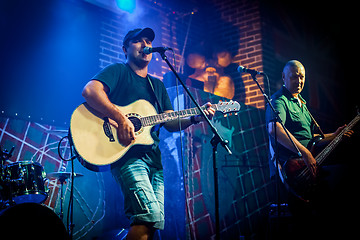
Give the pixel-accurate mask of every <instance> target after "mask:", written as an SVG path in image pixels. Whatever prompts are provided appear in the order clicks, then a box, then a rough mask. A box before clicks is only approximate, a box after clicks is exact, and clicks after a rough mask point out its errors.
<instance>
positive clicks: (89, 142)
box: [70, 99, 240, 171]
mask: <svg viewBox="0 0 360 240" xmlns="http://www.w3.org/2000/svg"><path fill="white" fill-rule="evenodd" d="M116 107H118V108H119V109H120V110H121V111H122V112H123V113H124V114H125V115H126V117H127V118H128V119H129V120H130V121H131V122H132V124H133V125H134V128H135V136H136V137H135V141H134V142H133V143H131V144H130V145H129V146H126V147H125V146H123V145H121V144H120V143H119V141H118V138H117V131H116V128H115V126H116V124H114V121H113V120H112V119H109V118H107V117H106V116H102V115H101V114H100V113H99V112H97V111H96V110H95V109H93V108H91V107H90V106H89V105H88V104H87V103H83V104H81V105H80V106H78V107H77V108H76V109H75V111H74V112H73V114H72V116H71V120H70V138H71V140H72V143H73V145H74V147H75V150H76V152H77V153H78V155H79V157H80V158H81V163H82V164H83V165H84V166H85V167H86V168H88V169H90V170H93V171H105V170H109V169H110V167H111V165H112V164H114V163H116V162H118V161H122V160H123V159H125V158H126V156H128V155H131V154H133V153H134V152H135V153H136V152H137V151H148V150H149V148H150V147H151V145H152V144H153V143H154V140H153V138H152V137H151V131H154V129H153V127H154V126H155V125H159V124H161V123H166V122H168V121H172V120H176V119H178V118H187V117H191V116H195V115H199V114H200V112H199V110H198V109H197V108H190V109H185V110H181V111H174V112H170V113H161V114H157V112H156V110H155V108H154V106H153V105H152V104H151V103H149V102H148V101H146V100H143V99H140V100H137V101H135V102H133V103H131V104H129V105H127V106H116ZM212 107H213V108H214V109H215V110H216V111H218V112H221V113H223V114H228V113H237V112H238V111H239V110H240V104H239V103H238V102H236V101H229V102H219V103H218V104H212ZM203 108H204V109H205V107H204V106H203Z"/></svg>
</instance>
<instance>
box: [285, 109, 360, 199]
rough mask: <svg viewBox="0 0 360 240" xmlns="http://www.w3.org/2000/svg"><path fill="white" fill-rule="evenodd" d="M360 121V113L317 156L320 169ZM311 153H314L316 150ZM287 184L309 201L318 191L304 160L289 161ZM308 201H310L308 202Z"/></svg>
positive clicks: (315, 180)
mask: <svg viewBox="0 0 360 240" xmlns="http://www.w3.org/2000/svg"><path fill="white" fill-rule="evenodd" d="M359 120H360V113H359V114H358V115H357V116H356V117H355V118H354V119H353V120H352V121H351V122H350V123H349V124H348V125H347V126H346V127H345V128H344V129H343V130H342V131H341V132H340V133H339V134H338V135H337V136H336V137H335V138H334V139H333V140H332V141H331V142H330V143H329V144H328V145H327V146H326V147H325V148H324V149H323V150H322V151H321V152H320V153H319V154H317V155H316V157H315V160H316V164H317V166H318V167H320V166H321V165H322V164H323V163H324V162H325V160H326V158H327V157H328V156H329V155H330V153H331V152H332V151H333V150H334V149H335V148H336V146H337V145H338V144H339V143H340V142H341V140H342V139H343V136H344V134H345V133H346V132H348V131H349V130H351V129H352V128H353V127H354V126H355V125H356V123H357V122H358V121H359ZM312 149H313V150H312V151H311V152H312V153H313V152H314V148H312ZM284 170H285V177H283V178H284V179H286V183H287V184H288V185H289V186H290V188H292V190H293V191H295V195H296V194H297V195H298V196H301V198H303V199H307V198H308V197H309V196H311V193H312V192H313V191H314V190H316V182H317V179H316V177H315V178H314V177H312V176H311V174H310V170H309V169H308V168H307V166H306V164H305V162H304V160H303V159H302V158H294V159H289V160H288V161H287V162H286V163H285V165H284ZM307 201H308V200H307Z"/></svg>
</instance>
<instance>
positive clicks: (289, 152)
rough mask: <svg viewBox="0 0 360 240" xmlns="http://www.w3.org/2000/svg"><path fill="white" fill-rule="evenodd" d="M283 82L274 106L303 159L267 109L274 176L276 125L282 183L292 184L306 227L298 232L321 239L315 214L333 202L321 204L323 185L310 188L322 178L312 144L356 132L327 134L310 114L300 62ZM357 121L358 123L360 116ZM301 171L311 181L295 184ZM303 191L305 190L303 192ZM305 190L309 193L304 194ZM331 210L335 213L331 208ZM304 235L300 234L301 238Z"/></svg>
mask: <svg viewBox="0 0 360 240" xmlns="http://www.w3.org/2000/svg"><path fill="white" fill-rule="evenodd" d="M282 79H283V82H284V85H283V86H282V88H281V89H280V90H279V91H277V92H276V93H275V94H274V95H273V96H272V104H273V105H274V108H275V110H277V111H278V112H279V117H280V119H281V120H282V121H283V123H284V126H285V127H286V128H287V130H288V131H289V135H290V137H291V138H292V140H293V142H294V143H295V145H296V146H297V147H298V149H299V151H300V152H301V154H302V158H301V159H299V157H297V150H296V149H295V147H294V146H293V144H292V143H291V141H290V140H289V138H288V136H287V135H286V133H285V130H284V129H283V128H282V126H281V124H279V123H278V122H276V121H275V117H274V114H273V112H272V111H271V109H270V108H269V107H267V109H266V122H267V128H268V132H269V139H270V146H269V148H270V154H269V166H270V172H271V173H270V175H271V176H272V177H273V176H274V175H275V171H277V169H278V168H276V167H275V166H276V164H275V158H274V157H275V156H274V155H275V149H276V145H275V138H274V136H275V124H276V135H277V142H278V156H279V158H278V159H279V163H280V165H281V168H282V171H281V173H280V175H281V178H282V181H283V182H284V183H286V184H289V185H290V188H291V191H290V194H289V198H288V204H289V208H290V210H291V212H292V214H293V215H294V217H295V218H297V220H298V222H297V223H298V224H299V226H303V227H300V230H299V232H298V233H302V234H303V235H301V234H300V235H301V236H303V237H304V236H305V235H306V234H309V235H306V237H308V238H309V237H311V236H314V234H315V235H316V234H319V235H318V236H321V234H323V233H320V232H318V231H316V229H315V226H318V225H319V222H317V224H315V222H316V221H318V220H319V218H317V217H319V216H317V215H316V214H315V215H314V212H316V211H317V210H318V209H319V205H325V204H327V203H329V202H330V200H331V199H325V201H324V202H322V203H321V201H320V200H319V199H321V200H324V199H323V198H326V197H325V196H326V194H325V195H324V194H323V193H324V191H323V190H324V189H321V184H320V185H319V186H318V187H319V188H316V187H312V186H310V185H313V183H315V182H317V180H318V178H319V176H318V172H319V169H318V165H319V162H317V159H318V157H317V156H316V159H315V156H314V155H313V153H312V152H311V146H310V145H311V141H312V139H313V138H314V137H316V136H321V137H322V140H321V142H322V143H324V144H325V145H326V144H328V143H330V142H332V141H334V140H335V139H336V137H337V136H339V135H340V134H342V135H343V136H348V137H349V136H351V135H352V134H353V131H352V130H351V129H348V128H347V126H346V125H344V126H342V127H339V128H338V129H337V130H336V131H335V132H334V133H328V134H324V133H323V132H322V130H321V129H320V127H319V126H318V124H317V123H316V121H315V119H314V118H313V117H312V116H311V114H310V112H309V111H308V109H307V107H306V101H305V100H304V99H303V98H302V97H301V95H300V93H301V91H302V90H303V88H304V84H305V68H304V66H303V65H302V64H301V63H300V62H299V61H296V60H292V61H289V62H288V63H287V64H286V65H285V67H284V69H283V72H282ZM355 120H356V121H358V116H357V118H355ZM356 121H355V123H356ZM349 125H350V124H349ZM351 125H353V124H351ZM341 137H342V136H341ZM297 166H300V167H302V169H301V168H300V167H299V169H295V168H296V167H297ZM294 169H295V170H294ZM300 170H301V171H300ZM299 172H301V174H305V173H306V174H308V180H309V181H303V182H300V181H299V182H297V185H296V184H294V181H295V179H297V176H294V175H297V174H299V175H301V174H300V173H299ZM299 185H301V186H299ZM299 189H301V191H300V190H299ZM304 189H305V191H302V190H304ZM309 189H311V190H313V192H311V191H309ZM305 192H306V194H305ZM293 193H294V194H293ZM319 196H320V198H319ZM300 199H302V200H300ZM305 199H306V201H305ZM308 200H310V201H308ZM320 208H321V207H320ZM329 211H331V210H330V209H329ZM324 218H325V216H322V218H321V220H325V219H324ZM305 233H306V234H305ZM300 235H298V237H299V236H300Z"/></svg>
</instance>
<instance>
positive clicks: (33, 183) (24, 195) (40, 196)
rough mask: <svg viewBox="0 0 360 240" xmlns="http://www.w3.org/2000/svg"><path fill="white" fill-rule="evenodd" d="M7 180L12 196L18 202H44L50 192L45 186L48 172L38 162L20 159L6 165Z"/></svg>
mask: <svg viewBox="0 0 360 240" xmlns="http://www.w3.org/2000/svg"><path fill="white" fill-rule="evenodd" d="M5 176H6V182H7V183H8V186H9V189H10V198H11V200H13V201H14V202H15V203H16V204H20V203H29V202H32V203H43V202H44V201H45V200H46V198H47V196H48V194H47V192H48V189H47V186H45V181H46V174H45V171H44V169H43V167H42V166H41V165H40V164H39V163H37V162H31V161H20V162H15V163H11V164H9V165H7V166H6V170H5Z"/></svg>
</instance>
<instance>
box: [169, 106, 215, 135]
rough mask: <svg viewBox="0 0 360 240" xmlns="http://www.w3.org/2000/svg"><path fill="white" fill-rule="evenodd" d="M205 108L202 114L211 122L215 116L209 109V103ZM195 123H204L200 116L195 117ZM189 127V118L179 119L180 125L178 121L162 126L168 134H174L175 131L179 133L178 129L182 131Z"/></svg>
mask: <svg viewBox="0 0 360 240" xmlns="http://www.w3.org/2000/svg"><path fill="white" fill-rule="evenodd" d="M206 107H207V108H206V109H205V110H204V113H205V115H206V116H207V117H208V118H209V119H210V120H211V119H212V118H213V116H214V114H215V109H214V108H212V107H211V103H207V104H206ZM165 112H173V111H172V110H169V111H165ZM195 121H196V122H201V121H204V118H203V117H202V116H195ZM191 125H192V122H191V120H190V118H183V119H180V123H179V120H178V119H176V120H173V121H169V122H167V123H165V124H164V127H165V129H166V130H168V131H169V132H176V131H180V129H181V130H184V129H186V128H188V127H189V126H191Z"/></svg>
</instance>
